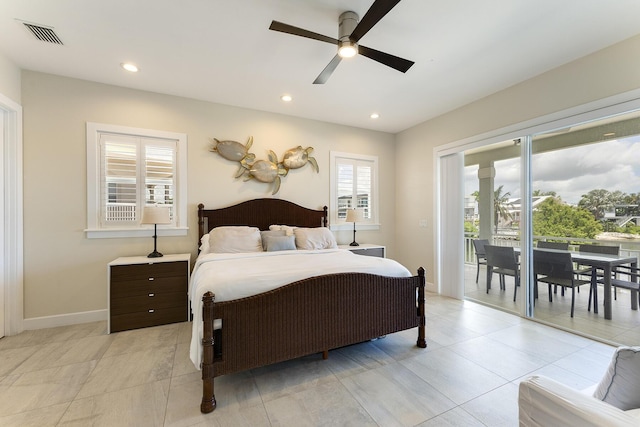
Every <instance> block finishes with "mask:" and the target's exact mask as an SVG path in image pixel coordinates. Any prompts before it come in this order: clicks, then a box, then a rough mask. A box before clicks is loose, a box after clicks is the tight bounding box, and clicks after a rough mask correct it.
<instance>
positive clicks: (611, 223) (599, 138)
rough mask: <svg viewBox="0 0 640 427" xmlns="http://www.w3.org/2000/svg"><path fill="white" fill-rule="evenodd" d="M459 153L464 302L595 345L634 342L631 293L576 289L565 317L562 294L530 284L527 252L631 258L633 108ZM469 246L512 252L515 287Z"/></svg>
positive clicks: (637, 206)
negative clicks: (607, 311)
mask: <svg viewBox="0 0 640 427" xmlns="http://www.w3.org/2000/svg"><path fill="white" fill-rule="evenodd" d="M462 153H463V158H464V166H463V167H462V171H461V172H460V173H461V174H462V175H463V181H464V191H463V193H464V203H463V206H464V243H463V245H464V251H463V252H464V281H463V283H464V297H465V298H467V299H471V300H474V301H478V302H481V303H483V304H486V305H490V306H493V307H496V308H499V309H502V310H506V311H509V312H513V313H517V314H521V315H525V316H531V317H533V318H535V319H537V320H540V321H543V322H545V323H549V324H553V325H555V326H558V327H561V328H565V329H570V330H572V331H575V332H578V333H580V334H583V335H587V336H591V337H596V338H598V339H602V340H604V341H609V342H613V343H617V344H624V345H638V344H640V332H638V331H636V330H637V329H638V328H637V325H639V324H640V310H633V309H632V308H631V307H632V305H631V301H630V300H631V298H637V295H635V294H634V293H632V292H631V291H629V290H628V289H622V288H621V289H616V288H615V287H614V288H612V290H611V291H610V292H611V294H609V291H608V290H606V289H605V288H604V287H603V286H602V283H601V282H602V280H600V281H599V282H596V284H595V285H592V284H589V283H587V284H585V285H584V286H580V287H578V289H577V290H576V293H575V308H574V315H573V317H572V316H571V314H570V312H571V300H572V296H571V294H572V291H571V289H570V288H566V289H564V291H563V288H562V287H555V286H547V285H546V284H544V286H542V284H540V285H539V286H537V287H535V286H534V285H535V280H534V274H533V273H534V271H533V249H534V248H536V247H538V246H540V247H542V246H545V245H546V246H549V245H557V246H558V247H560V246H562V247H563V248H566V250H567V251H570V252H577V251H580V250H586V249H588V248H589V247H590V246H596V247H597V248H596V250H606V251H611V250H614V251H615V253H616V254H618V255H619V256H620V257H624V258H626V259H635V261H636V262H637V261H638V260H639V259H640V111H632V112H626V113H624V114H618V115H609V116H607V117H606V118H598V119H595V120H585V121H584V122H580V123H579V122H577V121H576V123H573V124H570V125H568V126H564V127H561V128H555V129H553V130H546V131H544V132H537V133H536V132H530V133H526V132H523V136H520V137H513V138H509V139H505V140H500V141H498V142H496V141H487V143H486V144H476V146H475V147H473V148H471V149H465V150H463V151H462ZM474 241H475V244H474ZM479 242H485V245H486V244H488V245H490V246H491V247H494V246H500V247H509V248H511V247H513V248H515V250H514V252H515V253H516V255H515V256H516V261H517V263H518V264H517V268H518V269H519V275H520V276H522V277H521V283H520V286H517V282H518V280H517V277H518V273H514V274H511V273H510V271H509V269H507V268H506V267H504V266H494V265H492V263H496V262H497V261H491V260H489V262H488V261H487V255H486V250H483V249H482V248H481V246H482V245H479V244H478V243H479ZM603 248H604V249H603ZM612 248H615V249H612ZM479 252H480V253H479ZM501 252H502V253H504V252H505V251H504V250H502V251H501ZM492 256H493V255H492ZM612 256H616V255H612ZM487 264H489V265H487ZM575 267H580V266H579V265H575ZM488 270H489V271H490V270H498V272H494V273H493V274H488ZM501 273H504V274H501ZM597 273H598V274H599V277H600V278H601V277H602V271H601V270H599V271H597ZM514 276H515V277H514ZM618 276H620V277H622V278H627V279H633V278H632V277H631V276H628V275H626V276H625V275H624V274H622V273H618ZM488 281H490V283H491V284H490V287H488V285H487V282H488ZM534 288H535V289H534ZM514 295H516V297H515V300H514ZM596 295H597V297H596ZM596 300H597V301H598V302H597V304H598V305H597V306H594V302H595V301H596ZM605 300H607V303H608V304H611V315H610V317H611V318H605V316H604V310H603V302H604V301H605ZM596 311H597V313H596Z"/></svg>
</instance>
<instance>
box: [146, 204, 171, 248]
mask: <svg viewBox="0 0 640 427" xmlns="http://www.w3.org/2000/svg"><path fill="white" fill-rule="evenodd" d="M142 224H153V252H151V253H150V254H149V255H147V258H160V257H161V256H162V254H161V253H160V252H158V250H157V245H156V244H157V242H158V224H171V214H170V213H169V208H168V207H164V206H145V208H144V212H143V213H142Z"/></svg>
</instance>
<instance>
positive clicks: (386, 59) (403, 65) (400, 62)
mask: <svg viewBox="0 0 640 427" xmlns="http://www.w3.org/2000/svg"><path fill="white" fill-rule="evenodd" d="M358 53H359V54H360V55H363V56H366V57H367V58H369V59H373V60H374V61H376V62H379V63H381V64H384V65H386V66H387V67H391V68H394V69H396V70H398V71H400V72H402V73H406V72H407V70H408V69H409V68H411V66H412V65H413V64H415V62H413V61H409V60H408V59H403V58H400V57H399V56H395V55H391V54H388V53H384V52H380V51H379V50H375V49H371V48H369V47H366V46H362V45H359V46H358Z"/></svg>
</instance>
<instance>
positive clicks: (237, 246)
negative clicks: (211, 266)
mask: <svg viewBox="0 0 640 427" xmlns="http://www.w3.org/2000/svg"><path fill="white" fill-rule="evenodd" d="M209 252H213V253H238V252H262V240H261V239H260V230H259V229H258V228H257V227H232V226H227V227H216V228H214V229H213V230H211V231H210V232H209Z"/></svg>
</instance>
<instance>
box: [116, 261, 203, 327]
mask: <svg viewBox="0 0 640 427" xmlns="http://www.w3.org/2000/svg"><path fill="white" fill-rule="evenodd" d="M190 260H191V254H174V255H165V256H163V257H160V258H147V257H146V256H137V257H121V258H117V259H115V260H113V261H111V262H110V263H109V265H108V267H107V270H108V271H107V277H108V282H109V290H108V292H109V294H108V305H109V306H108V310H109V320H108V324H107V333H111V332H118V331H125V330H128V329H137V328H146V327H148V326H157V325H164V324H167V323H175V322H185V321H187V320H189V301H188V297H187V293H188V286H189V271H190V268H191V267H190Z"/></svg>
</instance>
